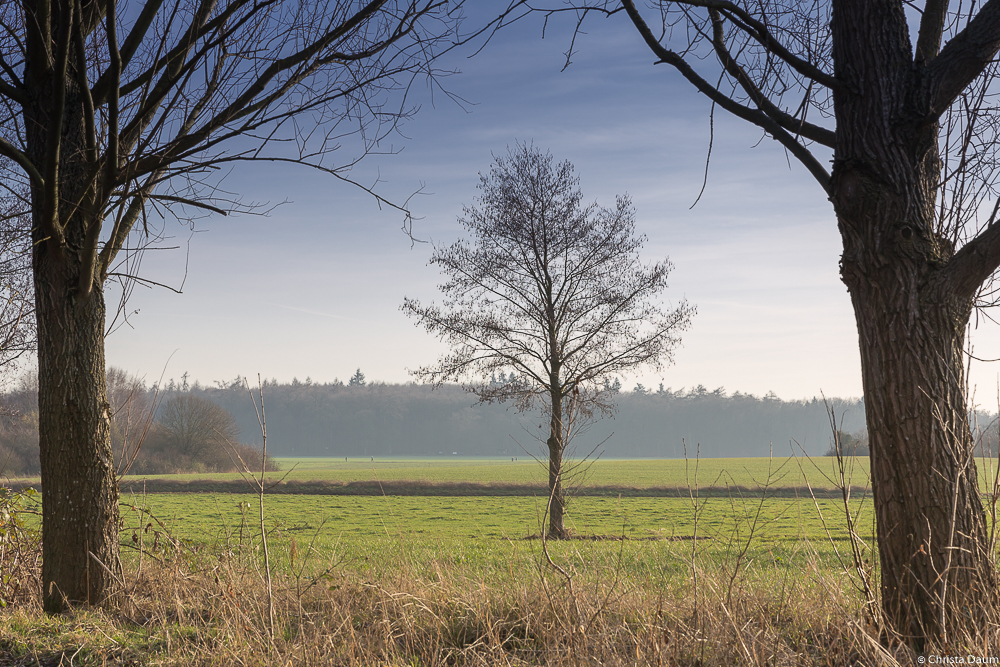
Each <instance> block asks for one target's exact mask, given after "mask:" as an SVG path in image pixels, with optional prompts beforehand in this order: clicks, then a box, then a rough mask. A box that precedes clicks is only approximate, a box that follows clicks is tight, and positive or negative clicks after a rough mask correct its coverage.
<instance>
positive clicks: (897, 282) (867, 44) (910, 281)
mask: <svg viewBox="0 0 1000 667" xmlns="http://www.w3.org/2000/svg"><path fill="white" fill-rule="evenodd" d="M542 4H543V3H539V4H538V5H537V6H534V7H532V9H539V10H542V11H545V12H547V14H548V15H549V16H552V15H553V14H555V13H560V12H565V11H571V12H574V13H575V15H574V18H575V20H577V21H578V22H577V27H578V29H579V26H580V25H581V22H582V21H584V20H585V18H586V17H587V16H588V15H595V14H601V15H614V14H618V15H620V16H622V17H623V18H626V19H627V21H628V22H629V23H630V24H631V25H632V26H634V28H635V30H636V31H637V32H638V36H639V38H640V39H641V40H642V41H643V42H644V43H645V44H646V46H648V48H649V49H650V51H651V53H652V54H653V57H654V58H655V59H656V63H658V64H659V63H664V64H668V65H670V66H672V67H673V68H674V69H675V70H676V71H677V72H678V73H679V74H680V75H681V76H682V77H684V78H685V79H686V80H687V81H688V82H690V83H691V85H693V86H694V87H695V88H696V89H697V90H698V91H699V92H700V93H702V94H704V95H705V96H706V97H707V98H708V99H709V100H711V103H712V107H713V112H714V109H715V108H716V107H718V108H721V109H723V110H725V111H727V112H729V113H731V114H733V115H735V116H737V117H739V118H742V119H743V120H745V121H747V122H749V123H752V124H754V125H756V126H757V127H759V128H761V129H762V130H763V131H764V132H765V133H766V134H767V135H768V136H770V137H771V138H773V139H775V140H777V141H778V142H779V143H780V144H781V146H782V147H783V148H784V149H785V151H787V153H788V154H790V155H792V156H794V157H795V158H796V159H797V160H798V161H799V162H801V163H802V165H804V166H805V168H806V169H807V170H808V171H809V173H810V174H812V176H813V177H814V178H815V179H816V181H817V182H818V183H819V185H820V188H821V191H822V196H824V197H827V198H829V199H830V201H831V203H832V204H833V208H834V211H835V213H836V215H837V223H838V227H839V229H840V232H841V237H842V239H843V248H844V252H843V256H842V259H841V276H842V278H843V281H844V283H845V284H846V285H847V288H848V291H849V292H850V295H851V300H852V302H853V304H854V310H855V315H856V318H857V325H858V334H859V339H860V347H861V362H862V375H863V382H864V394H865V407H866V412H867V422H868V432H869V435H870V446H871V462H872V463H871V465H872V487H873V495H874V500H875V508H876V516H877V526H878V546H879V558H880V561H881V577H882V578H881V595H882V610H883V612H884V615H885V618H886V620H888V621H889V623H890V626H891V627H893V628H894V629H895V630H896V631H897V632H899V633H901V634H902V635H903V636H904V637H908V638H910V641H912V642H913V643H914V644H915V645H923V643H924V642H925V640H926V639H927V638H931V637H935V638H944V639H945V640H946V641H947V638H948V637H951V636H953V634H951V633H952V632H953V631H956V630H965V631H976V630H977V629H979V628H982V627H984V623H985V621H986V617H987V615H988V614H990V613H991V610H995V609H996V607H997V602H998V591H997V575H996V570H995V567H994V563H993V558H992V554H991V553H990V549H989V547H988V539H987V538H988V533H987V530H986V526H985V522H984V513H983V505H982V502H981V499H980V495H979V488H978V483H977V474H976V466H975V463H974V460H973V458H972V448H973V439H972V436H971V432H970V427H969V406H968V404H967V402H966V391H965V372H964V368H963V361H964V355H963V349H964V346H965V342H966V341H965V335H966V329H967V326H968V324H969V320H970V315H971V313H972V310H973V307H974V305H975V304H976V303H977V300H978V303H980V304H982V303H984V301H985V300H987V297H988V296H989V294H988V292H989V291H990V290H989V289H988V288H989V287H990V286H991V284H992V280H993V277H994V275H995V272H996V270H997V267H998V266H1000V224H995V223H996V221H997V212H998V210H1000V204H997V203H991V200H997V189H996V176H997V166H998V163H997V160H996V157H997V142H996V139H997V117H998V115H997V108H996V105H995V96H996V92H997V91H996V84H995V83H994V76H995V74H996V70H997V61H996V60H995V57H996V54H997V52H998V49H1000V0H987V1H986V2H981V3H959V4H957V5H955V4H954V3H949V2H948V1H947V0H926V1H925V2H922V3H921V2H904V1H903V0H826V1H824V0H809V1H804V2H798V1H793V2H788V1H786V0H754V1H753V2H749V1H744V0H677V1H670V2H668V1H666V0H661V1H658V2H653V3H652V4H651V5H650V6H649V7H645V8H639V7H637V3H635V2H634V0H598V1H596V2H571V3H566V4H556V3H552V4H551V6H550V7H543V6H541V5H542ZM520 9H525V7H523V6H522V7H520ZM907 12H910V13H911V14H910V16H908V15H907ZM908 19H910V20H908ZM911 26H913V29H912V30H911ZM911 33H912V38H915V42H914V41H911ZM572 48H573V47H572V46H571V49H570V51H572ZM831 154H832V158H833V159H832V171H831V170H829V168H828V160H829V157H830V156H831ZM998 201H1000V200H998ZM984 286H985V287H984ZM949 589H951V593H949Z"/></svg>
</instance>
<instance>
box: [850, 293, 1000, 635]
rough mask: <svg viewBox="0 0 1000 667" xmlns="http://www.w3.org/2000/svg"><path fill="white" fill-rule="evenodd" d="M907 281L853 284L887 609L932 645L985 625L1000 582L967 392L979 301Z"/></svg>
mask: <svg viewBox="0 0 1000 667" xmlns="http://www.w3.org/2000/svg"><path fill="white" fill-rule="evenodd" d="M892 277H894V276H893V275H892V274H890V279H891V278H892ZM905 287H906V286H905V285H901V284H895V285H892V284H884V283H879V284H871V283H869V284H866V285H863V286H861V285H856V286H854V287H853V289H852V290H851V294H852V298H853V302H854V308H855V311H856V313H857V318H858V331H859V336H860V339H861V358H862V371H863V378H864V388H865V409H866V413H867V421H868V430H869V434H870V436H871V468H872V470H871V472H872V491H873V496H874V503H875V514H876V521H877V526H878V545H879V559H880V562H881V592H882V608H883V611H884V614H885V617H886V619H887V620H889V621H890V624H891V626H892V627H893V628H895V629H896V631H897V632H900V633H902V634H903V635H904V636H907V637H909V638H911V639H915V640H916V641H917V643H920V642H921V641H922V639H923V638H926V637H941V638H947V637H948V632H949V631H950V630H951V631H953V630H954V629H955V628H956V626H960V627H964V628H966V629H972V628H970V627H969V625H968V623H969V622H970V621H972V622H973V627H983V621H984V620H985V618H984V614H985V613H987V612H988V610H990V609H994V608H995V603H996V585H997V581H996V573H995V570H994V565H993V562H992V558H991V557H990V554H989V547H988V536H987V531H986V526H985V521H984V512H983V505H982V502H981V499H980V493H979V487H978V477H977V474H976V464H975V459H974V458H973V439H972V436H971V433H970V430H969V423H968V413H967V407H966V404H965V395H964V391H963V388H964V387H963V369H962V349H963V348H962V344H963V342H964V341H963V333H964V327H965V323H966V321H967V317H968V312H969V304H967V303H965V304H962V303H933V302H928V301H927V300H925V299H923V298H921V296H922V295H920V294H914V293H913V292H911V291H909V290H907V289H904V288H905ZM973 616H974V617H973Z"/></svg>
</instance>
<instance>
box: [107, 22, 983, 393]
mask: <svg viewBox="0 0 1000 667" xmlns="http://www.w3.org/2000/svg"><path fill="white" fill-rule="evenodd" d="M540 33H541V24H540V22H537V21H536V22H533V23H524V24H521V25H518V26H515V27H513V28H511V29H509V30H507V31H502V32H501V33H500V34H498V35H497V37H496V38H495V39H494V41H493V42H492V43H491V44H489V45H488V46H487V47H486V49H485V50H484V51H483V52H482V53H480V54H479V55H478V56H476V57H475V58H473V59H465V58H464V57H460V56H461V55H463V54H456V57H454V58H450V59H449V60H448V61H447V64H448V65H449V66H454V67H457V68H459V69H461V70H462V73H461V74H458V75H456V76H453V77H450V78H448V79H447V80H445V81H443V84H444V85H445V86H446V87H447V88H448V89H449V90H450V91H451V92H453V93H455V94H457V95H459V96H461V97H462V98H465V99H467V100H469V102H471V103H472V104H470V105H468V106H467V108H466V109H465V110H463V109H462V108H460V107H458V106H457V105H456V104H455V103H453V102H452V101H450V100H448V99H447V98H446V97H445V96H443V95H441V94H440V91H438V92H437V93H436V94H435V95H434V99H433V104H432V103H431V97H430V95H429V91H428V90H427V89H426V88H425V87H424V86H423V85H422V84H420V85H418V86H416V87H415V89H414V91H413V98H412V99H414V100H415V101H419V102H420V103H421V105H422V108H421V110H420V112H419V114H417V116H416V118H415V119H414V120H412V121H410V122H408V123H407V124H406V125H405V126H404V128H403V132H404V134H405V135H406V136H405V137H402V136H398V137H394V138H393V140H392V145H393V148H396V149H402V151H401V152H400V153H399V154H398V155H393V156H384V157H373V158H371V159H369V160H368V161H367V162H365V163H363V165H362V166H361V167H359V168H358V169H357V170H356V172H355V174H354V176H355V177H356V178H357V179H358V180H359V181H361V182H365V183H370V182H372V181H373V180H374V179H375V178H376V177H378V178H380V181H381V182H380V184H379V185H378V187H377V189H378V191H379V192H380V193H381V194H382V195H384V196H386V197H388V198H389V199H392V200H394V201H402V200H404V199H406V197H407V196H408V195H409V194H410V193H412V192H414V191H416V190H417V189H419V188H421V186H422V187H423V188H424V194H422V195H420V196H417V197H415V198H414V199H412V200H411V203H410V205H411V208H412V210H413V212H414V213H415V215H417V216H418V217H419V218H420V219H419V220H417V222H416V223H415V225H414V232H415V235H416V236H417V237H418V238H422V239H428V240H433V241H438V242H450V241H452V240H454V239H455V238H456V237H457V236H458V235H459V234H460V230H459V227H458V225H457V223H456V218H457V217H458V215H459V214H460V213H461V208H462V205H463V204H471V203H472V202H473V198H474V197H475V195H476V184H477V183H478V173H479V172H480V171H484V172H485V171H486V170H488V169H489V166H490V163H491V155H490V154H491V151H492V152H495V153H501V152H504V151H505V150H506V146H507V145H508V144H513V143H514V142H515V141H533V142H534V144H535V145H536V146H538V147H540V148H542V149H543V150H549V151H551V152H552V154H553V155H554V156H555V158H556V159H557V160H563V159H568V160H570V161H571V162H572V163H573V164H574V165H575V166H576V168H577V173H578V174H579V176H580V177H581V186H582V189H583V193H584V196H585V198H586V199H587V200H597V201H598V202H599V203H602V204H605V205H611V204H613V201H614V196H615V195H616V194H620V193H628V194H629V195H631V197H632V199H633V202H634V204H635V207H636V209H637V212H638V227H639V231H640V232H642V233H644V234H646V235H647V236H648V237H649V242H648V243H647V245H646V248H645V252H644V256H645V257H646V258H647V259H649V260H655V259H659V258H662V257H663V256H665V255H669V257H670V259H671V261H672V262H673V263H674V265H675V267H676V269H675V272H674V273H673V275H672V279H671V281H670V288H669V290H668V292H667V294H666V300H667V302H668V303H669V302H674V301H676V300H678V299H680V298H682V297H685V298H687V299H688V300H689V301H690V302H692V303H694V304H696V305H697V307H698V315H697V316H696V318H695V319H694V322H693V326H692V328H691V329H690V331H689V332H688V333H687V334H686V336H685V340H684V345H683V347H682V348H680V349H679V350H678V351H677V354H676V359H675V361H676V363H675V365H674V366H672V367H670V368H667V369H665V370H664V371H662V372H660V373H648V374H645V375H643V376H641V377H639V378H638V379H639V380H640V381H642V382H644V383H646V384H647V385H652V386H654V387H655V386H656V384H657V383H659V382H660V381H661V378H662V381H663V382H664V384H665V385H667V386H672V387H673V388H675V389H676V388H679V387H682V386H688V387H690V386H693V385H697V384H704V385H705V386H707V387H709V388H710V389H714V388H715V387H718V386H725V387H726V389H727V390H728V391H730V392H731V391H733V390H740V391H744V392H751V393H755V394H758V395H762V394H764V393H766V392H768V391H774V392H776V393H777V394H778V395H779V396H780V397H782V398H785V399H792V398H803V397H812V396H815V395H818V394H819V393H820V391H823V392H825V393H826V394H827V395H828V396H858V395H860V394H861V377H860V362H859V356H858V351H857V334H856V329H855V326H854V317H853V312H852V310H851V305H850V300H849V298H848V295H847V292H846V289H845V287H844V286H843V284H842V283H841V282H840V280H839V277H838V268H837V262H838V259H839V255H840V239H839V235H838V233H837V229H836V223H835V219H834V216H833V211H832V208H831V206H830V204H829V202H827V201H826V198H825V196H824V194H823V192H822V190H821V189H820V187H819V186H818V185H817V184H816V183H815V182H814V181H813V180H812V178H811V177H810V176H809V175H808V174H807V173H806V171H805V169H804V168H802V167H800V166H799V165H798V163H796V162H794V161H793V162H791V164H789V162H788V161H787V160H786V157H785V155H784V153H783V151H782V150H781V149H780V147H779V146H778V145H777V144H776V143H775V142H773V141H771V140H769V139H767V138H764V139H763V140H761V135H760V133H759V132H758V131H756V130H754V129H753V128H751V127H749V126H747V125H745V124H744V123H742V122H740V121H737V120H735V119H732V118H730V117H727V116H726V115H725V114H724V113H722V112H717V113H716V119H715V144H714V149H713V157H712V165H711V171H710V175H709V181H708V188H707V190H706V192H705V196H704V197H703V198H702V200H701V202H700V203H699V204H698V205H697V206H696V207H695V208H694V209H693V210H691V209H689V207H690V206H691V204H692V202H693V201H694V199H695V196H696V194H697V192H698V189H699V188H700V185H701V179H702V173H703V169H704V162H705V153H706V150H707V148H708V137H709V122H708V110H709V106H708V104H707V102H706V100H705V99H704V98H703V97H701V96H699V95H697V94H696V93H695V92H694V91H693V89H691V87H690V86H689V85H687V84H686V83H685V82H683V81H682V80H681V79H680V77H679V75H678V74H677V73H676V72H675V71H674V70H672V69H670V68H668V67H667V66H666V65H661V66H655V67H654V66H653V65H652V60H653V58H652V57H651V56H650V54H649V53H648V51H646V50H645V49H644V47H642V46H641V45H640V44H639V41H638V39H637V38H636V36H635V34H634V33H633V32H632V31H631V30H630V29H629V28H628V26H626V25H625V24H624V23H623V21H622V20H621V18H620V17H615V18H613V19H611V20H599V21H595V22H594V23H592V24H591V25H590V26H589V28H588V34H587V35H585V36H584V37H583V38H582V39H580V40H578V43H577V46H578V49H579V53H578V54H577V56H576V57H575V58H574V64H573V65H572V66H571V67H570V68H569V69H568V70H566V71H565V72H561V71H560V69H561V68H562V64H563V56H562V52H563V51H564V50H565V49H566V47H567V44H568V41H567V37H566V35H565V34H560V33H559V32H558V29H556V30H550V32H549V33H548V34H547V36H546V39H545V40H544V41H543V40H542V39H540ZM347 157H348V156H347V155H346V154H345V159H346V158H347ZM226 187H227V189H229V190H232V191H235V192H240V193H242V194H244V196H245V197H246V198H247V199H252V200H255V201H269V202H272V203H277V202H281V201H284V200H288V201H289V203H287V204H284V205H283V206H280V207H278V208H277V209H276V210H275V211H274V212H273V213H272V214H271V215H270V216H269V217H266V218H258V217H252V216H239V217H230V218H221V217H214V218H210V219H208V220H205V221H202V222H200V223H199V225H198V228H199V230H200V231H199V233H196V234H194V235H193V237H192V238H191V239H190V254H189V257H188V262H187V279H186V282H185V284H184V294H183V295H177V294H173V293H171V292H169V291H166V290H163V289H143V288H139V289H137V290H136V292H135V294H134V296H133V298H132V300H131V301H130V303H129V309H130V310H136V309H138V310H139V312H138V313H137V314H135V315H133V316H131V317H130V320H129V321H130V325H131V327H123V328H121V329H119V330H118V331H117V332H115V333H114V334H113V335H111V336H110V337H109V338H108V342H107V346H108V360H109V362H110V363H112V364H115V365H118V366H121V367H123V368H125V369H127V370H129V371H133V372H137V373H139V374H141V375H145V376H146V378H147V381H155V380H156V379H157V378H158V377H159V375H160V373H161V370H162V369H163V367H164V365H165V364H166V362H167V359H168V357H170V355H171V354H173V358H172V359H171V361H170V364H169V366H168V368H167V375H166V376H167V377H175V378H179V377H180V375H181V373H183V372H184V371H188V372H190V374H191V376H192V377H193V378H197V379H199V380H200V381H201V382H202V383H206V384H210V383H211V382H212V381H214V380H222V379H231V378H232V377H234V376H235V375H237V374H242V375H250V376H256V374H257V373H258V372H259V373H261V374H262V375H263V376H264V377H268V378H270V377H275V378H278V379H279V380H283V381H287V380H291V379H292V378H293V377H298V378H299V379H300V380H302V379H305V378H306V377H307V376H308V377H311V378H312V379H313V380H314V381H320V382H325V381H330V380H333V379H334V378H335V377H339V378H340V379H341V380H346V379H347V378H348V377H349V376H350V375H351V374H352V373H353V372H354V370H355V369H356V368H358V367H360V368H361V369H362V370H363V371H364V373H365V374H366V375H367V376H368V377H369V378H370V379H373V380H383V381H387V382H405V381H408V380H409V376H408V374H407V369H408V368H415V367H417V366H420V365H423V364H426V363H428V362H431V361H433V360H434V359H435V358H436V357H437V355H438V354H439V353H440V352H441V351H442V348H441V347H440V345H439V344H438V343H437V342H436V341H435V340H433V339H431V338H430V337H429V336H428V335H427V334H426V333H424V332H423V331H422V330H420V329H417V328H415V327H414V325H413V323H412V322H411V321H409V320H408V319H407V318H405V317H404V316H403V314H402V313H401V312H400V311H399V305H400V304H401V303H402V300H403V297H404V295H405V296H410V297H417V298H419V299H421V300H422V301H430V300H433V299H435V298H436V297H437V293H436V290H435V285H436V284H437V283H438V282H440V280H439V276H438V275H437V273H436V271H435V270H434V269H433V268H431V267H428V266H426V262H427V259H428V257H429V255H430V250H431V249H430V247H429V246H428V245H427V244H416V245H413V246H412V247H411V242H410V240H409V238H408V237H407V236H406V235H405V234H404V233H403V232H402V231H401V230H400V226H401V223H402V216H401V215H400V214H399V213H398V212H395V211H392V210H382V211H380V210H379V208H378V206H377V204H376V202H375V201H374V200H373V199H372V198H371V197H370V196H368V195H366V194H365V193H363V192H361V191H360V190H357V189H352V188H351V187H350V186H348V185H345V184H342V183H338V182H334V181H333V180H332V179H330V178H329V177H324V176H323V175H321V174H319V173H315V172H312V171H309V170H308V169H306V168H299V169H292V168H289V167H277V168H274V167H271V166H270V165H263V166H259V167H254V168H244V169H242V170H238V171H236V172H235V173H233V174H232V175H231V176H230V178H229V179H228V180H227V182H226ZM172 229H174V230H175V232H176V234H175V236H176V238H175V241H177V242H179V243H181V245H187V243H188V237H189V236H191V235H190V233H189V232H188V231H187V230H184V229H182V228H179V227H174V228H172ZM155 255H156V256H155V257H152V256H150V257H147V260H146V262H145V264H144V272H145V273H144V275H146V276H148V277H150V278H151V279H154V280H158V281H162V282H166V283H168V284H171V285H175V286H176V285H179V284H180V283H181V280H182V279H183V277H184V271H185V254H184V253H183V252H172V253H156V254H155ZM993 329H994V330H992V331H991V332H989V333H988V334H987V335H980V334H977V341H978V344H977V353H978V354H983V355H986V356H989V355H990V354H993V355H994V356H1000V337H998V336H997V332H996V331H995V327H994V328H993ZM175 350H176V352H175ZM997 372H998V369H997V367H996V365H992V366H987V367H986V368H985V369H980V370H974V375H973V380H974V381H975V382H976V383H977V384H979V385H980V389H979V390H978V393H977V396H978V398H979V399H980V402H985V403H987V404H989V403H992V404H994V405H995V401H996V399H995V396H996V375H997ZM636 379H637V378H628V379H627V381H626V386H627V387H629V388H631V387H632V386H633V385H634V383H635V381H636ZM987 407H989V405H987Z"/></svg>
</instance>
